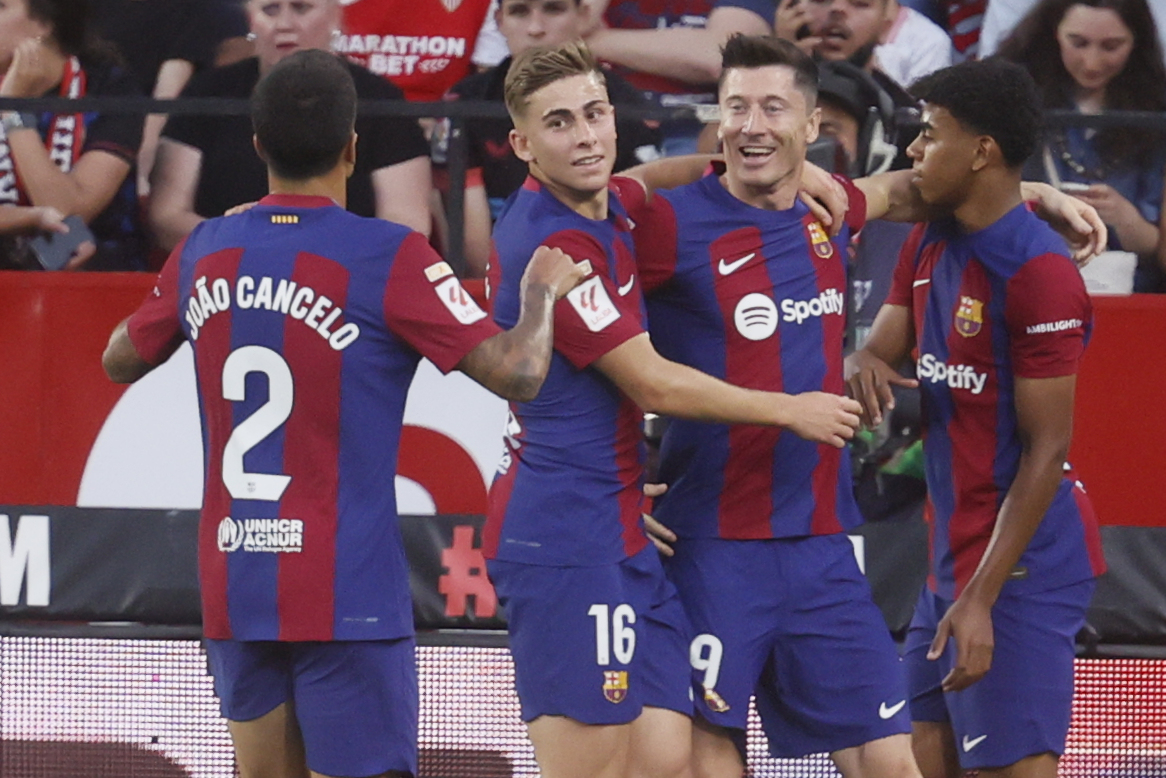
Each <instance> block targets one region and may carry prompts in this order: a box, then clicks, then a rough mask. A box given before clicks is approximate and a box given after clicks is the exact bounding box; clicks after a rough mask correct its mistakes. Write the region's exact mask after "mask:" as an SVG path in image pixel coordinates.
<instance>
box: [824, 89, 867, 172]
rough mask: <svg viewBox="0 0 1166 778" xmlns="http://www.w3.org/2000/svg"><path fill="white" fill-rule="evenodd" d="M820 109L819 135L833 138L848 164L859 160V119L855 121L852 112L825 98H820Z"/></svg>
mask: <svg viewBox="0 0 1166 778" xmlns="http://www.w3.org/2000/svg"><path fill="white" fill-rule="evenodd" d="M818 109H819V110H820V111H821V112H822V121H821V122H820V123H819V125H818V133H819V134H820V135H823V136H825V137H827V138H833V139H834V141H835V142H836V143H837V144H838V145H839V146H841V147H842V150H843V151H844V152H845V153H846V160H847V162H848V163H851V162H854V160H856V159H858V119H855V118H854V115H853V114H852V113H850V111H848V110H846V109H845V108H843V107H842V106H840V105H838V104H837V103H835V102H834V101H833V100H830V99H827V98H826V97H825V96H819V98H818Z"/></svg>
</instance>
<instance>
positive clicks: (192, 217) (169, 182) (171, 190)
mask: <svg viewBox="0 0 1166 778" xmlns="http://www.w3.org/2000/svg"><path fill="white" fill-rule="evenodd" d="M201 171H202V152H201V151H199V150H198V149H196V148H195V147H194V146H188V145H186V144H185V143H179V142H178V141H176V140H171V139H170V138H167V137H165V136H163V137H162V138H161V139H160V140H159V141H158V154H157V157H156V158H155V160H154V169H153V170H152V171H151V174H150V200H149V209H148V211H147V215H148V218H149V222H150V229H151V230H153V233H154V239H155V240H157V241H158V244H159V245H160V246H162V248H164V249H166V250H167V251H169V250H171V249H173V248H174V247H175V246H177V245H178V242H179V241H180V240H182V239H183V238H185V237H186V236H187V235H189V234H190V231H191V230H193V229H194V228H195V227H197V226H198V225H199V223H200V222H201V221H203V217H201V216H199V215H198V214H197V213H196V212H195V210H194V198H195V195H196V194H197V192H198V179H199V175H200V174H201Z"/></svg>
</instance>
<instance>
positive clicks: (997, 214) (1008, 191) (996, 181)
mask: <svg viewBox="0 0 1166 778" xmlns="http://www.w3.org/2000/svg"><path fill="white" fill-rule="evenodd" d="M1023 200H1024V198H1023V197H1022V196H1021V194H1020V175H1019V174H1018V173H1011V172H1009V171H1004V170H995V171H991V172H989V171H984V172H982V173H981V174H980V179H979V180H977V181H976V182H975V183H974V184H973V185H972V188H971V191H970V192H969V194H968V197H967V198H965V199H964V201H963V203H961V204H960V205H959V206H957V207H956V209H955V213H954V214H953V215H954V216H955V218H956V221H958V222H959V224H960V227H962V228H963V229H964V231H965V232H968V233H972V232H979V231H980V230H982V229H985V228H987V227H991V226H992V225H993V224H995V223H996V222H998V221H999V220H1000V219H1001V218H1003V217H1004V215H1005V214H1006V213H1008V212H1009V211H1011V210H1012V209H1013V208H1015V207H1016V206H1018V205H1020V203H1021V202H1023Z"/></svg>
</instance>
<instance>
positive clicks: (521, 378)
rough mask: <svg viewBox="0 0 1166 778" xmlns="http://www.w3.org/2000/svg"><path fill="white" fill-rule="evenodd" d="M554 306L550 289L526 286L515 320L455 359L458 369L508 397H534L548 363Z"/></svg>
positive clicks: (525, 398)
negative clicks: (519, 311) (509, 327)
mask: <svg viewBox="0 0 1166 778" xmlns="http://www.w3.org/2000/svg"><path fill="white" fill-rule="evenodd" d="M554 310H555V293H554V290H553V289H551V288H550V287H549V286H546V285H543V284H531V285H527V286H525V287H524V290H523V296H522V312H521V314H520V315H519V318H518V323H517V324H515V325H514V327H513V328H511V329H510V330H507V331H506V332H501V333H498V334H497V335H495V336H493V337H491V338H489V339H487V340H485V341H483V342H482V343H481V344H480V345H479V346H478V347H477V348H475V349H474V350H473V351H471V352H470V353H469V354H468V355H466V357H465V358H463V359H462V361H461V362H459V363H458V369H459V370H461V371H462V372H463V373H465V374H466V375H468V376H470V377H471V378H473V379H474V380H475V381H477V382H478V383H480V384H481V385H482V386H484V387H486V388H487V389H489V390H490V391H491V392H494V394H497V395H499V396H501V397H504V398H506V399H507V400H514V401H516V402H529V401H531V400H533V399H534V398H535V397H536V396H537V395H538V392H539V390H540V389H541V388H542V385H543V381H544V380H546V377H547V371H548V370H549V369H550V365H551V352H552V348H553V345H554Z"/></svg>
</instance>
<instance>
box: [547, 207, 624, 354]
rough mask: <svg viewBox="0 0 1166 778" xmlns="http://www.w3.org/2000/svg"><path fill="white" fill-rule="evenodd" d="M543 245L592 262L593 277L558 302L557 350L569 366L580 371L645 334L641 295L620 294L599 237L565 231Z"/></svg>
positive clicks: (556, 315)
mask: <svg viewBox="0 0 1166 778" xmlns="http://www.w3.org/2000/svg"><path fill="white" fill-rule="evenodd" d="M543 244H544V245H546V246H550V247H551V248H557V249H561V250H562V251H564V252H566V253H567V254H569V255H570V256H571V257H572V258H573V259H574V260H575V261H576V262H582V261H584V260H587V261H589V262H590V263H591V269H592V273H591V275H590V276H588V277H587V279H586V280H585V281H583V283H581V284H579V285H578V286H576V287H575V288H574V289H572V290H571V291H570V292H568V293H567V296H566V297H564V298H563V299H561V300H559V301H558V302H557V303H555V350H556V351H558V352H559V353H560V354H562V355H563V356H564V357H566V358H567V359H568V360H570V362H571V364H573V365H574V366H575V367H577V368H579V369H580V370H582V369H583V368H585V367H587V366H589V365H590V364H591V363H592V362H594V361H595V360H597V359H599V358H600V357H601V356H603V355H604V354H606V353H607V352H609V351H611V350H612V349H614V348H615V347H616V346H619V345H621V344H622V343H624V342H626V341H628V340H631V339H632V338H634V337H635V336H636V335H639V334H640V333H641V332H643V331H644V328H643V325H642V324H641V321H640V308H639V306H640V301H641V299H642V298H641V295H640V293H639V292H635V293H634V294H628V295H627V296H626V297H625V296H624V295H621V294H620V293H619V290H618V289H617V288H616V285H615V284H614V283H613V282H612V280H611V275H610V271H609V268H608V257H607V252H606V251H605V250H604V249H603V247H602V246H601V245H600V244H599V242H598V241H597V240H595V238H593V237H591V236H590V235H588V234H587V233H585V232H581V231H579V230H564V231H562V232H557V233H555V234H554V235H551V236H550V237H549V238H548V239H547V240H544V241H543ZM629 270H633V269H632V268H629Z"/></svg>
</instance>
